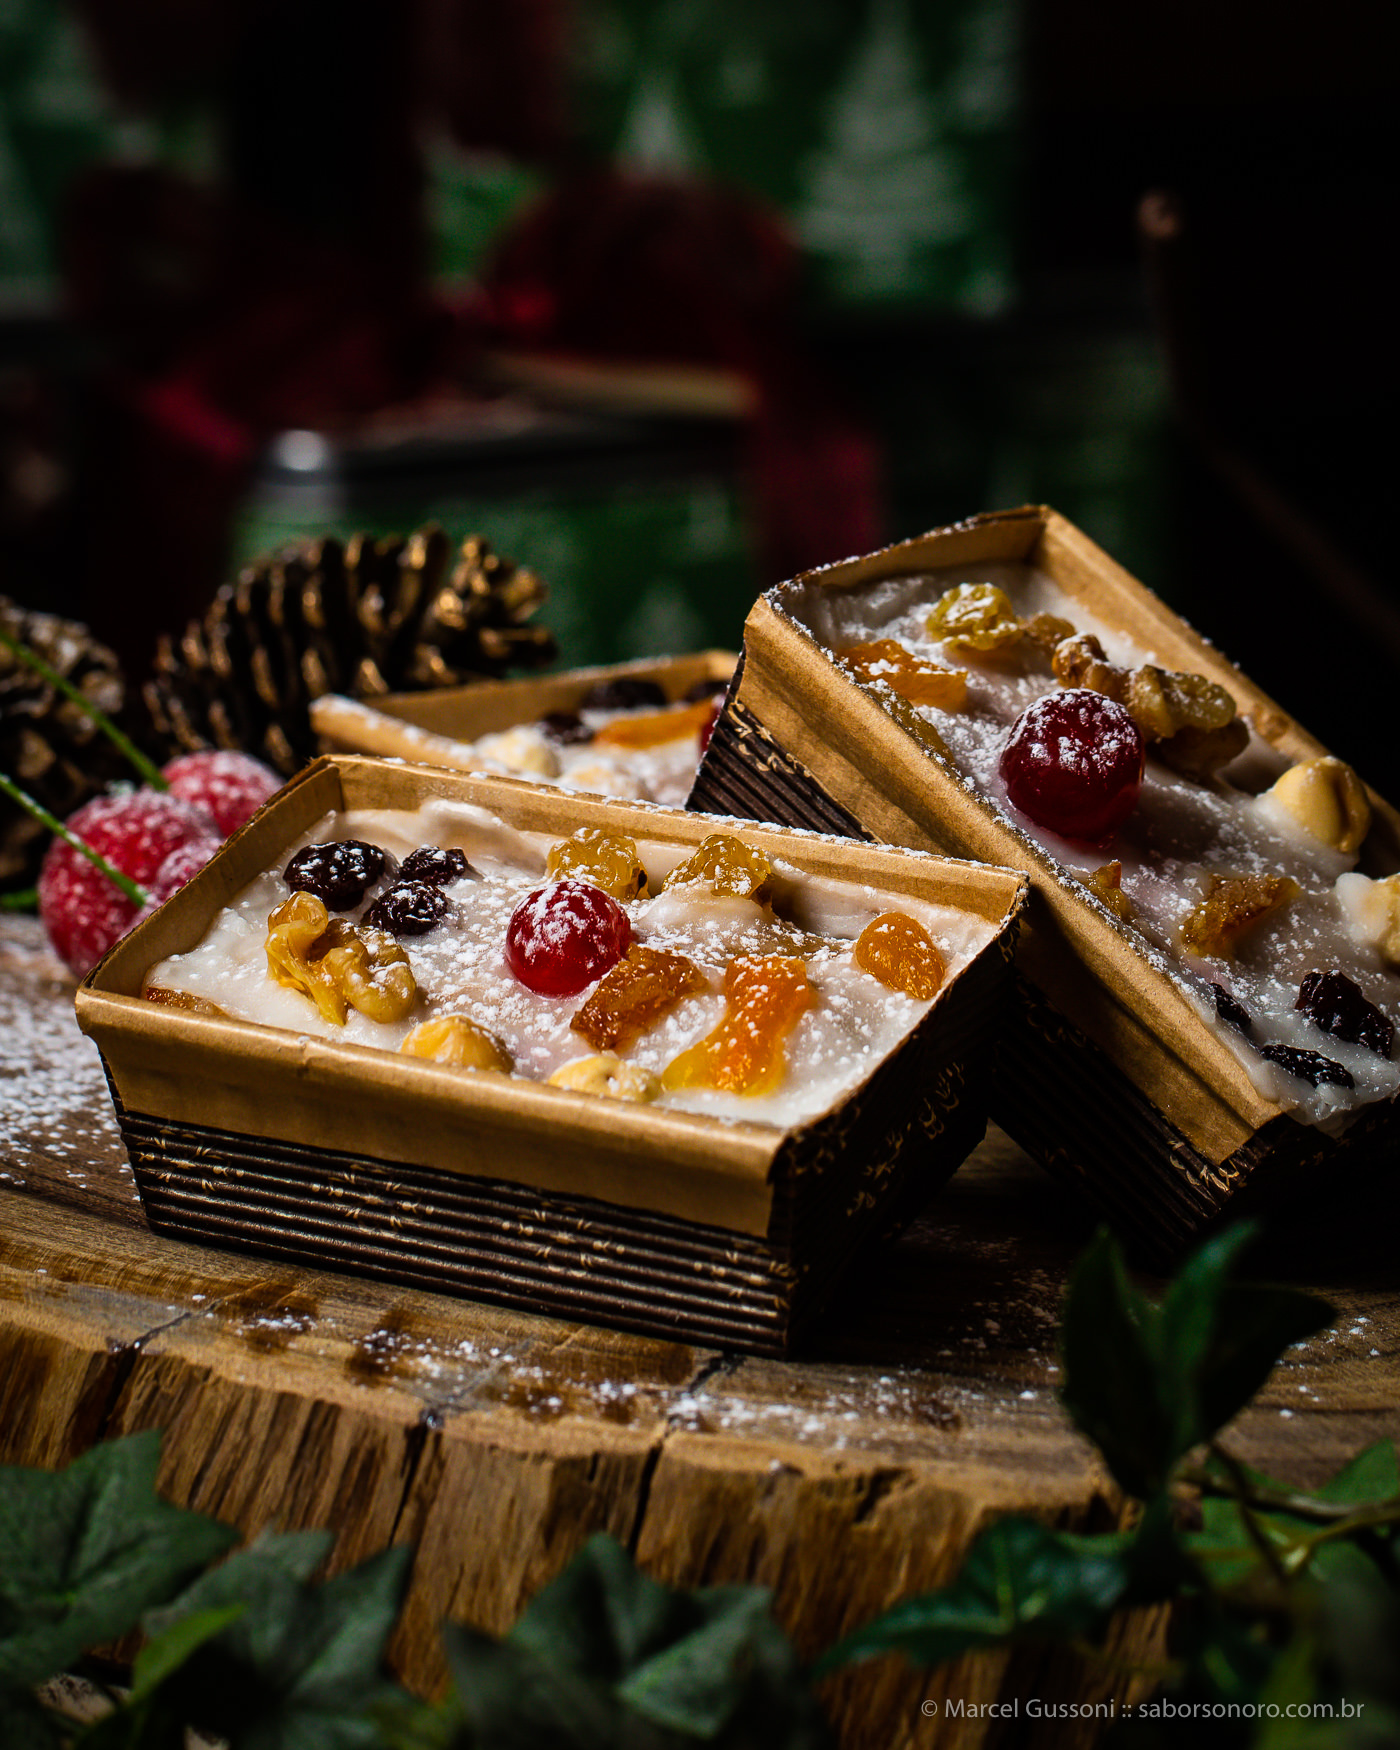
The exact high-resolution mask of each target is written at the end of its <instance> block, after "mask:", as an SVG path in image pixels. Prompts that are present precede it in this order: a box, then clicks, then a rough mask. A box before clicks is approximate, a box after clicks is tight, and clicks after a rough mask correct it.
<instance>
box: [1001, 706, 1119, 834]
mask: <svg viewBox="0 0 1400 1750" xmlns="http://www.w3.org/2000/svg"><path fill="white" fill-rule="evenodd" d="M1143 760H1144V747H1143V740H1142V732H1141V731H1140V730H1139V728H1138V726H1137V724H1136V723H1134V722H1133V719H1132V717H1131V716H1130V715H1129V713H1128V712H1127V710H1125V708H1124V707H1123V706H1122V705H1119V704H1118V703H1116V702H1115V701H1114V700H1113V699H1107V698H1105V697H1104V696H1103V694H1102V693H1095V692H1091V691H1090V690H1089V689H1088V688H1087V687H1073V688H1070V689H1069V690H1068V691H1066V692H1063V693H1047V694H1046V695H1045V697H1044V698H1043V699H1037V700H1036V702H1035V703H1034V704H1033V705H1031V706H1030V707H1029V708H1028V709H1027V710H1025V711H1023V712H1022V713H1021V715H1020V716H1019V717H1018V718H1017V719H1016V721H1015V723H1014V724H1013V725H1012V726H1011V733H1010V735H1009V736H1008V737H1007V741H1006V746H1005V747H1004V748H1003V749H1002V754H1001V766H1000V770H1001V778H1002V782H1003V783H1004V784H1005V785H1006V794H1007V796H1008V798H1009V799H1010V801H1011V802H1012V804H1013V805H1014V806H1015V807H1017V808H1019V809H1020V811H1021V812H1022V814H1026V815H1029V816H1030V818H1031V819H1032V820H1033V821H1034V822H1035V823H1036V825H1037V826H1043V827H1045V828H1046V829H1047V830H1048V831H1050V832H1054V833H1059V834H1060V835H1061V837H1063V838H1067V839H1078V840H1081V841H1083V842H1085V843H1087V844H1095V845H1096V844H1102V843H1103V841H1104V840H1105V839H1107V838H1109V837H1111V836H1112V834H1113V833H1114V832H1116V831H1117V829H1118V828H1119V827H1120V826H1121V825H1122V824H1123V822H1124V821H1125V820H1126V819H1127V817H1128V816H1129V815H1130V814H1131V813H1132V811H1133V809H1134V808H1136V806H1137V800H1138V795H1139V792H1140V791H1141V789H1142V774H1143Z"/></svg>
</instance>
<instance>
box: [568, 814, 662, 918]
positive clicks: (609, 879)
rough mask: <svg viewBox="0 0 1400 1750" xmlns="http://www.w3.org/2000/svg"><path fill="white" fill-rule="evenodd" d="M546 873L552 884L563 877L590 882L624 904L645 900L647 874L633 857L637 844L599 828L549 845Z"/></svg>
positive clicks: (623, 836)
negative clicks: (633, 900) (632, 900)
mask: <svg viewBox="0 0 1400 1750" xmlns="http://www.w3.org/2000/svg"><path fill="white" fill-rule="evenodd" d="M546 872H547V873H548V875H549V878H550V879H551V880H552V881H559V880H562V879H563V878H564V877H565V876H566V875H572V876H576V877H577V878H578V879H579V880H580V881H591V882H592V884H593V885H594V886H595V887H601V888H602V890H603V892H604V893H610V894H611V895H612V897H613V898H614V899H618V900H621V901H622V902H623V903H624V904H626V902H627V901H628V900H631V899H645V898H647V872H646V870H645V869H644V868H643V867H642V860H641V858H640V857H639V856H638V855H637V841H636V840H635V839H633V838H629V837H628V836H627V834H626V833H620V832H605V831H604V830H603V828H602V827H600V826H582V827H580V828H579V830H578V831H577V832H576V833H574V835H573V836H572V837H571V838H567V839H561V840H560V842H559V843H558V844H557V845H551V847H550V851H549V859H548V862H547V864H546Z"/></svg>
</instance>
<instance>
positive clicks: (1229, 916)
mask: <svg viewBox="0 0 1400 1750" xmlns="http://www.w3.org/2000/svg"><path fill="white" fill-rule="evenodd" d="M1298 892H1299V888H1298V883H1297V882H1296V881H1295V880H1294V879H1293V878H1292V876H1291V875H1234V876H1229V875H1215V876H1212V877H1211V883H1210V886H1209V888H1208V889H1207V892H1206V896H1205V898H1204V899H1203V900H1202V901H1201V903H1200V904H1199V905H1198V906H1196V908H1195V909H1194V910H1193V911H1191V912H1189V913H1188V914H1187V916H1186V918H1185V920H1184V921H1183V923H1182V926H1181V940H1182V944H1183V946H1184V947H1185V948H1186V949H1188V950H1189V952H1190V953H1192V954H1201V955H1204V956H1206V957H1207V958H1209V959H1216V960H1230V959H1232V958H1233V957H1234V953H1235V950H1236V948H1237V947H1238V946H1239V944H1240V942H1241V940H1242V939H1243V937H1244V936H1246V935H1247V934H1248V933H1249V931H1250V930H1252V929H1253V928H1254V926H1255V925H1256V924H1260V923H1263V921H1264V919H1265V918H1267V917H1270V916H1272V915H1273V913H1274V912H1276V911H1278V910H1279V909H1280V908H1281V907H1283V906H1285V905H1287V904H1288V903H1289V902H1290V901H1291V900H1293V899H1295V898H1296V897H1297V895H1298Z"/></svg>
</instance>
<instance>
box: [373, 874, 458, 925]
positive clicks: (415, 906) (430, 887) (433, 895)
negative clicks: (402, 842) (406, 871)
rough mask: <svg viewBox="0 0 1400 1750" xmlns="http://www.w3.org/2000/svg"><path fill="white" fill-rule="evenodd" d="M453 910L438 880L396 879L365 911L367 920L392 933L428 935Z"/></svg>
mask: <svg viewBox="0 0 1400 1750" xmlns="http://www.w3.org/2000/svg"><path fill="white" fill-rule="evenodd" d="M451 910H452V901H451V900H450V899H449V898H448V897H447V895H446V894H445V893H444V892H443V891H442V889H441V888H440V887H439V886H438V885H437V883H436V882H434V881H396V882H395V883H394V885H393V886H392V887H391V888H390V889H389V890H388V892H387V893H381V894H380V896H379V898H378V899H376V900H375V902H374V904H373V905H372V906H371V907H370V908H369V910H368V911H367V912H366V913H365V922H366V923H368V924H373V926H374V927H375V929H376V930H387V931H388V932H389V934H390V935H391V936H426V935H427V933H428V931H429V930H434V929H436V928H437V926H438V925H439V924H440V923H441V922H442V920H443V919H444V918H445V917H446V916H447V914H448V912H450V911H451Z"/></svg>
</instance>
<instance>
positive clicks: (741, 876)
mask: <svg viewBox="0 0 1400 1750" xmlns="http://www.w3.org/2000/svg"><path fill="white" fill-rule="evenodd" d="M692 882H694V883H697V884H698V883H701V882H705V883H708V885H709V887H710V890H711V891H712V892H713V893H717V894H728V895H732V896H733V897H735V898H737V899H752V900H755V901H757V903H758V904H759V905H766V904H767V903H768V901H769V899H770V898H771V897H772V893H773V865H772V864H771V863H770V862H769V861H768V859H767V857H765V856H764V854H763V852H762V851H760V850H758V849H757V848H756V847H755V846H753V845H746V844H745V843H744V841H743V840H742V839H741V838H736V837H735V836H734V834H733V833H729V832H712V833H711V834H710V835H709V836H708V837H707V838H703V839H701V841H700V843H699V844H698V845H697V846H696V848H695V850H694V851H693V852H692V853H691V854H690V856H688V857H687V858H686V860H685V862H683V863H679V864H677V866H676V867H675V868H674V869H672V871H671V873H670V874H669V875H668V876H667V877H666V879H665V880H664V881H663V882H662V883H661V886H662V891H663V892H664V891H665V890H666V889H667V888H668V887H686V886H689V885H690V884H691V883H692Z"/></svg>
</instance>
